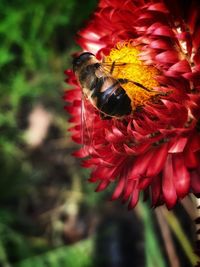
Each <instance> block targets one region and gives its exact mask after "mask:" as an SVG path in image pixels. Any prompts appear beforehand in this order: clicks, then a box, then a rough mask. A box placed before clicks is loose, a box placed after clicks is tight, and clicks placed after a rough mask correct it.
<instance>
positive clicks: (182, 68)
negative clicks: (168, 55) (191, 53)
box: [169, 59, 191, 73]
mask: <svg viewBox="0 0 200 267" xmlns="http://www.w3.org/2000/svg"><path fill="white" fill-rule="evenodd" d="M169 71H176V72H180V73H185V72H190V71H191V68H190V65H189V63H188V61H187V60H186V59H184V60H181V61H179V62H177V63H175V64H174V65H172V66H171V67H170V68H169Z"/></svg>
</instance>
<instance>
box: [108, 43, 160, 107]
mask: <svg viewBox="0 0 200 267" xmlns="http://www.w3.org/2000/svg"><path fill="white" fill-rule="evenodd" d="M140 53H141V49H140V47H139V46H134V45H133V44H132V42H131V41H127V42H123V43H118V44H117V45H116V46H115V47H114V48H112V49H111V51H110V54H109V55H108V56H106V57H105V61H104V62H106V63H109V64H110V65H111V64H112V66H113V70H112V76H113V77H114V78H115V79H125V80H127V82H126V83H123V85H122V86H123V88H124V90H125V91H126V93H127V95H128V96H129V98H130V99H131V105H132V109H133V110H135V109H136V108H137V107H139V106H144V105H145V104H146V103H147V102H149V101H151V100H152V99H154V98H155V96H158V95H159V94H160V93H159V92H158V91H156V89H155V88H156V87H157V86H158V85H159V84H158V82H157V80H156V76H158V75H159V71H158V70H157V69H156V68H155V67H154V66H152V65H145V63H144V62H143V61H141V60H140V58H139V56H140Z"/></svg>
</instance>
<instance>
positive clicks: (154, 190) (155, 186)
mask: <svg viewBox="0 0 200 267" xmlns="http://www.w3.org/2000/svg"><path fill="white" fill-rule="evenodd" d="M160 194H161V179H160V177H159V176H158V177H155V178H154V180H153V181H152V183H151V198H152V204H153V206H156V205H157V204H158V201H159V200H160Z"/></svg>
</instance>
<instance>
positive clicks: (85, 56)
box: [72, 52, 94, 72]
mask: <svg viewBox="0 0 200 267" xmlns="http://www.w3.org/2000/svg"><path fill="white" fill-rule="evenodd" d="M91 57H94V54H92V53H90V52H84V53H82V54H80V55H79V56H78V57H75V58H74V59H73V63H72V64H73V71H74V72H75V71H77V70H78V69H79V68H81V66H82V65H83V64H84V63H85V62H87V61H88V60H89V59H90V58H91Z"/></svg>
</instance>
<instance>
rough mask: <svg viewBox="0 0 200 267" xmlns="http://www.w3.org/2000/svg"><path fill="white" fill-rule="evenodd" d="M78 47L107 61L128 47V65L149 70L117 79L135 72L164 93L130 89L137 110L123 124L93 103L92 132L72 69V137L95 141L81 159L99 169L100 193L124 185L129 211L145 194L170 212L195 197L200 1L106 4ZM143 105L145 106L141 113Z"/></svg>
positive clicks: (95, 178) (199, 188)
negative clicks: (104, 116) (138, 64)
mask: <svg viewBox="0 0 200 267" xmlns="http://www.w3.org/2000/svg"><path fill="white" fill-rule="evenodd" d="M78 43H79V44H80V45H81V47H82V48H83V50H85V51H89V52H92V53H94V54H95V55H96V57H97V58H98V59H99V60H102V59H103V58H104V59H105V58H106V59H107V60H108V61H111V62H112V61H114V59H113V58H114V57H115V56H117V55H118V56H119V55H120V56H121V55H123V50H122V49H123V48H124V49H128V54H125V59H124V58H123V60H126V61H127V60H130V62H134V60H136V61H139V62H141V66H142V67H141V68H140V69H139V70H137V71H135V67H132V69H130V67H129V69H128V70H126V71H125V72H123V71H122V72H121V73H120V74H116V76H117V75H121V76H122V77H123V78H124V77H125V78H127V75H130V76H131V77H132V80H135V79H136V81H137V79H139V81H140V82H141V83H145V82H147V83H148V86H149V84H150V85H151V86H152V87H153V88H154V90H156V91H157V92H164V93H163V94H160V95H159V97H158V98H157V99H156V100H155V101H154V100H152V96H143V95H142V94H141V92H140V91H142V90H141V89H140V90H139V93H138V94H137V95H136V93H135V89H133V88H132V89H130V91H128V90H129V89H128V88H127V92H128V93H127V94H130V97H132V107H133V112H132V114H131V115H129V116H126V117H123V118H122V119H116V118H111V119H108V120H106V119H105V120H103V119H101V117H100V114H99V112H98V110H97V109H95V107H93V106H92V105H91V104H90V103H86V106H87V107H86V110H87V111H86V114H85V115H84V116H86V119H87V123H86V126H85V128H84V126H83V125H82V123H81V105H82V104H81V103H82V91H81V88H80V86H79V85H78V83H77V81H76V79H75V76H74V74H73V73H72V71H66V74H67V75H68V79H67V82H68V83H69V84H71V85H73V89H72V90H68V91H67V92H66V94H65V100H66V101H67V102H69V103H70V104H68V105H67V106H66V110H67V111H68V112H69V113H70V114H71V119H70V122H72V123H74V125H75V126H74V127H72V128H71V132H72V139H73V140H74V141H75V142H78V143H81V142H82V140H83V138H82V134H83V135H84V139H85V140H88V143H87V145H88V146H87V149H85V147H83V148H82V149H80V150H79V151H78V152H76V153H75V155H76V156H78V157H82V158H84V157H86V158H85V159H84V161H83V166H84V167H87V168H91V169H92V172H91V177H90V179H89V181H91V182H97V183H98V187H97V189H96V190H97V191H101V190H103V189H105V188H106V187H107V186H108V185H109V184H111V183H116V187H115V190H114V193H113V195H112V199H116V198H118V197H121V198H122V201H123V202H125V201H129V208H132V207H134V206H135V205H136V204H137V201H138V197H139V194H140V192H141V191H144V192H145V196H146V198H150V199H151V202H152V205H153V206H157V205H159V204H162V203H166V205H167V207H168V208H172V207H173V206H174V205H175V203H176V202H177V200H178V199H181V198H183V197H184V196H186V195H187V194H188V193H189V192H193V193H194V194H198V193H200V3H199V1H195V0H194V1H184V2H183V1H178V0H176V1H167V0H163V1H162V0H160V1H156V0H155V1H153V0H152V1H150V0H149V1H148V0H146V1H145V0H139V1H136V0H126V1H120V0H112V1H111V0H101V1H100V3H99V6H98V9H97V10H96V12H95V13H94V15H93V17H92V19H91V20H90V21H89V22H88V25H87V26H86V28H85V29H83V30H82V31H80V32H79V37H78ZM132 52H134V53H135V52H136V54H138V55H135V56H134V55H133V54H134V53H132ZM123 60H122V61H123ZM129 71H130V72H129ZM151 73H152V78H151V77H149V75H151ZM146 75H147V76H146ZM121 76H120V77H121ZM140 76H141V77H140ZM118 77H119V76H118ZM145 77H146V81H145ZM129 78H130V77H129ZM141 79H142V80H141ZM131 90H132V91H131ZM154 92H155V91H154ZM139 102H141V103H142V104H141V109H139V110H137V109H135V110H134V105H135V106H136V107H137V105H139V104H138V103H139ZM82 132H83V133H82Z"/></svg>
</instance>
